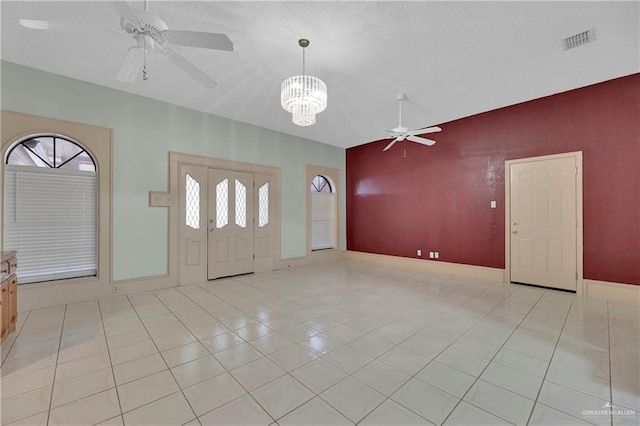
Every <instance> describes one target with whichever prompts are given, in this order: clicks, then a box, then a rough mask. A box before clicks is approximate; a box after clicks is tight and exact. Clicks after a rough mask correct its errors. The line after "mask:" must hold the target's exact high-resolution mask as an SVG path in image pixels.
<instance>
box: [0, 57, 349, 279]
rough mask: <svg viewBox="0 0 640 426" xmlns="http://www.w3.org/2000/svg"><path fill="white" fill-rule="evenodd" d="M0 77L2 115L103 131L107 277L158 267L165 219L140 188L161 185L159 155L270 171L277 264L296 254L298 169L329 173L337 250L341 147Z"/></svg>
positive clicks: (124, 97)
mask: <svg viewBox="0 0 640 426" xmlns="http://www.w3.org/2000/svg"><path fill="white" fill-rule="evenodd" d="M1 71H2V87H1V89H2V90H1V102H2V105H1V106H2V109H6V110H11V111H16V112H22V113H27V114H33V115H39V116H44V117H51V118H56V119H61V120H67V121H73V122H78V123H84V124H91V125H96V126H101V127H108V128H112V129H113V262H114V266H113V269H114V270H113V279H114V280H120V279H127V278H140V277H147V276H154V275H161V274H164V273H166V271H167V252H168V248H167V239H168V237H167V233H168V226H167V222H168V214H167V211H166V209H162V208H149V207H148V192H149V191H150V190H154V191H166V190H167V189H168V188H167V182H168V176H167V174H168V164H167V162H168V151H178V152H183V153H188V154H194V155H202V156H207V157H214V158H220V159H227V160H237V161H244V162H248V163H254V164H262V165H267V166H274V167H279V168H280V170H281V179H282V206H281V211H282V220H281V227H282V238H281V244H282V246H281V255H282V258H291V257H299V256H304V255H305V251H306V210H305V203H306V191H307V187H306V185H305V173H306V171H305V165H306V164H312V165H317V166H325V167H332V168H335V169H339V170H340V176H341V188H340V198H341V201H340V205H341V211H340V222H341V223H340V229H341V235H340V247H341V249H344V248H345V245H346V243H345V240H346V238H345V229H346V228H345V207H344V206H345V201H344V200H345V196H344V194H345V189H344V188H345V150H344V149H342V148H338V147H335V146H330V145H326V144H322V143H319V142H314V141H311V140H308V139H302V138H298V137H295V136H290V135H286V134H283V133H279V132H275V131H272V130H268V129H264V128H261V127H256V126H252V125H249V124H245V123H241V122H237V121H233V120H228V119H225V118H222V117H217V116H213V115H209V114H204V113H201V112H197V111H194V110H190V109H187V108H183V107H179V106H176V105H172V104H168V103H165V102H160V101H156V100H152V99H149V98H144V97H141V96H136V95H131V94H128V93H124V92H121V91H118V90H113V89H109V88H106V87H102V86H98V85H95V84H90V83H86V82H82V81H79V80H74V79H71V78H67V77H62V76H60V75H56V74H51V73H47V72H44V71H40V70H36V69H33V68H27V67H23V66H20V65H16V64H13V63H9V62H5V61H3V62H2V69H1ZM279 107H280V106H279V105H274V108H279ZM284 113H285V112H284V111H283V114H284Z"/></svg>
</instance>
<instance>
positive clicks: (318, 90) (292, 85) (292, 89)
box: [280, 38, 327, 126]
mask: <svg viewBox="0 0 640 426" xmlns="http://www.w3.org/2000/svg"><path fill="white" fill-rule="evenodd" d="M298 45H299V46H300V47H302V75H295V76H293V77H289V78H288V79H286V80H285V81H283V82H282V86H281V88H280V104H281V105H282V108H284V109H285V110H286V111H288V112H290V113H291V115H292V116H291V120H292V121H293V122H294V123H295V124H297V125H298V126H311V125H312V124H314V123H315V122H316V114H318V113H320V112H322V111H324V110H325V109H326V108H327V85H326V84H324V81H322V80H320V79H319V78H316V77H313V76H310V75H306V74H305V55H304V54H305V49H306V48H307V47H308V46H309V40H307V39H305V38H302V39H300V40H298Z"/></svg>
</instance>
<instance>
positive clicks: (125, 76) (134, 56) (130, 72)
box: [116, 46, 144, 83]
mask: <svg viewBox="0 0 640 426" xmlns="http://www.w3.org/2000/svg"><path fill="white" fill-rule="evenodd" d="M143 63H144V49H143V48H142V47H141V46H132V47H130V48H129V50H128V51H127V54H126V55H125V56H124V59H123V60H122V65H120V69H119V70H118V74H116V80H118V81H124V82H127V83H130V82H132V81H134V80H135V79H136V77H137V75H138V73H139V72H140V69H142V64H143Z"/></svg>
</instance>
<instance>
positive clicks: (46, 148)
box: [7, 136, 96, 172]
mask: <svg viewBox="0 0 640 426" xmlns="http://www.w3.org/2000/svg"><path fill="white" fill-rule="evenodd" d="M7 164H11V165H16V166H35V167H46V168H54V169H71V170H83V171H90V172H95V171H96V165H95V163H94V162H93V159H92V158H91V156H90V155H89V153H88V152H87V151H85V150H84V148H82V147H81V146H80V145H78V144H77V143H75V142H72V141H70V140H68V139H64V138H60V137H57V136H36V137H33V138H30V139H27V140H24V141H22V142H20V143H19V144H17V145H16V146H14V147H13V148H12V149H11V151H10V152H9V155H8V156H7Z"/></svg>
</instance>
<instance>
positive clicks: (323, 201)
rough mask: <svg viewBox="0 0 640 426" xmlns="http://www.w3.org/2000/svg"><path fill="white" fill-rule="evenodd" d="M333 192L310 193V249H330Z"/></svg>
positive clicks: (333, 218) (332, 230)
mask: <svg viewBox="0 0 640 426" xmlns="http://www.w3.org/2000/svg"><path fill="white" fill-rule="evenodd" d="M334 200H335V194H333V193H325V192H312V193H311V250H322V249H330V248H333V247H334V246H335V243H334V241H333V239H334V226H335V225H334V222H335V217H334Z"/></svg>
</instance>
